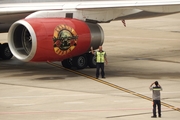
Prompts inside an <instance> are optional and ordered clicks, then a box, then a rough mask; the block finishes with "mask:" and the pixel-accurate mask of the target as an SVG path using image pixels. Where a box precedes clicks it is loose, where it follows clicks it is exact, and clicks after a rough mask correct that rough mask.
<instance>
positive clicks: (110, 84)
mask: <svg viewBox="0 0 180 120" xmlns="http://www.w3.org/2000/svg"><path fill="white" fill-rule="evenodd" d="M47 63H48V64H49V65H52V66H54V67H57V68H61V69H64V70H66V71H69V72H72V73H75V74H78V75H80V76H83V77H86V78H89V79H91V80H94V81H97V82H99V83H102V84H105V85H108V86H110V87H113V88H116V89H118V90H121V91H124V92H126V93H129V94H132V95H135V96H137V97H140V98H143V99H146V100H149V101H152V98H150V97H148V96H145V95H142V94H139V93H136V92H134V91H131V90H128V89H126V88H123V87H120V86H118V85H115V84H112V83H110V82H107V81H104V80H101V79H96V78H94V77H92V76H90V75H87V74H84V73H81V72H78V71H75V70H71V69H68V68H64V67H62V66H61V65H59V64H56V63H52V62H49V61H47ZM161 105H163V106H165V107H168V108H171V109H173V110H175V111H178V112H180V108H177V107H175V106H172V105H170V104H167V103H164V102H162V101H161Z"/></svg>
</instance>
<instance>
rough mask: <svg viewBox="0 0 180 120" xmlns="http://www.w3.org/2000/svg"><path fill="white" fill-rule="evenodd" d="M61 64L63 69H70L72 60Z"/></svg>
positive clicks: (66, 60)
mask: <svg viewBox="0 0 180 120" xmlns="http://www.w3.org/2000/svg"><path fill="white" fill-rule="evenodd" d="M61 64H62V66H63V67H65V68H68V69H70V68H71V67H72V59H65V60H63V61H62V62H61Z"/></svg>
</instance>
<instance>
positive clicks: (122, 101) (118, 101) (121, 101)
mask: <svg viewBox="0 0 180 120" xmlns="http://www.w3.org/2000/svg"><path fill="white" fill-rule="evenodd" d="M114 102H116V103H128V102H133V100H115V101H114Z"/></svg>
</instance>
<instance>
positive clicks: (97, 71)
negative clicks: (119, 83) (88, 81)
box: [96, 63, 105, 78]
mask: <svg viewBox="0 0 180 120" xmlns="http://www.w3.org/2000/svg"><path fill="white" fill-rule="evenodd" d="M99 69H101V76H102V77H105V73H104V63H96V78H99Z"/></svg>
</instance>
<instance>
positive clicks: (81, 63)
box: [73, 54, 87, 69]
mask: <svg viewBox="0 0 180 120" xmlns="http://www.w3.org/2000/svg"><path fill="white" fill-rule="evenodd" d="M73 65H74V66H75V67H76V68H77V69H84V68H86V67H87V57H86V54H83V55H80V56H77V57H74V58H73Z"/></svg>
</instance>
